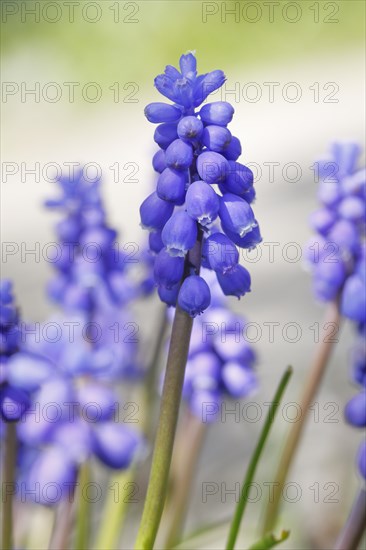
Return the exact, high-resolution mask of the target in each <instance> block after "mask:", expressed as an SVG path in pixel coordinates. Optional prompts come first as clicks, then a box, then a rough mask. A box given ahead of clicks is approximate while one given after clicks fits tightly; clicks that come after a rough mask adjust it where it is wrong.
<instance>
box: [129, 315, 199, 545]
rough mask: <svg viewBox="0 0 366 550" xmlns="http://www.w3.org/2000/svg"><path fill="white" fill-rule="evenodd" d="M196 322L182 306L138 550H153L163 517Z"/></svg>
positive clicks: (175, 326)
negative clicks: (184, 382) (184, 381)
mask: <svg viewBox="0 0 366 550" xmlns="http://www.w3.org/2000/svg"><path fill="white" fill-rule="evenodd" d="M192 325H193V319H192V318H191V317H190V316H189V315H188V314H187V313H185V312H184V311H183V310H182V309H180V307H179V306H177V309H176V312H175V318H174V323H173V328H172V336H171V341H170V349H169V355H168V362H167V369H166V375H165V380H164V387H163V395H162V400H161V406H160V418H159V424H158V429H157V434H156V440H155V447H154V454H153V459H152V465H151V473H150V480H149V486H148V490H147V495H146V500H145V506H144V511H143V515H142V520H141V525H140V529H139V532H138V535H137V540H136V549H138V550H143V549H148V550H151V549H152V548H153V546H154V542H155V538H156V534H157V531H158V528H159V524H160V519H161V515H162V513H163V508H164V502H165V496H166V491H167V486H168V475H169V468H170V462H171V457H172V452H173V444H174V437H175V430H176V426H177V420H178V414H179V406H180V400H181V394H182V387H183V380H184V371H185V365H186V362H187V356H188V348H189V342H190V337H191V331H192Z"/></svg>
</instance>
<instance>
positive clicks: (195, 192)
mask: <svg viewBox="0 0 366 550" xmlns="http://www.w3.org/2000/svg"><path fill="white" fill-rule="evenodd" d="M185 204H186V209H187V213H188V214H189V216H191V218H193V219H194V220H196V221H198V223H200V224H201V225H203V226H206V225H209V224H210V223H212V222H213V221H214V220H215V219H216V218H217V216H218V213H219V207H220V201H219V197H218V195H217V194H216V192H215V191H214V190H213V189H212V187H211V186H210V185H208V184H207V183H206V182H204V181H194V182H193V183H191V185H190V186H189V187H188V190H187V194H186V203H185Z"/></svg>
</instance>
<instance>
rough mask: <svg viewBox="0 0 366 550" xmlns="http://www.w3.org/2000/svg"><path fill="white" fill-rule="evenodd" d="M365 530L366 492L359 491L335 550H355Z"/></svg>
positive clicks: (363, 490)
mask: <svg viewBox="0 0 366 550" xmlns="http://www.w3.org/2000/svg"><path fill="white" fill-rule="evenodd" d="M365 529H366V490H365V489H363V488H362V489H360V491H359V492H358V495H357V497H356V500H355V502H354V505H353V508H352V510H351V513H350V515H349V517H348V520H347V523H346V525H345V526H344V528H343V530H342V532H341V533H340V535H339V537H338V540H337V542H336V545H335V547H334V549H335V550H356V549H357V548H358V545H359V544H360V542H361V539H362V535H363V533H364V531H365Z"/></svg>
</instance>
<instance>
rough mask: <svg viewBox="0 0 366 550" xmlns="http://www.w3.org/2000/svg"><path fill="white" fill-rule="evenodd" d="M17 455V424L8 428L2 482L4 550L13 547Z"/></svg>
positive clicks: (11, 423) (2, 536)
mask: <svg viewBox="0 0 366 550" xmlns="http://www.w3.org/2000/svg"><path fill="white" fill-rule="evenodd" d="M16 455H17V429H16V423H15V422H9V423H8V424H7V426H6V441H5V458H4V471H3V482H2V502H3V514H2V515H3V517H2V520H3V521H2V529H1V541H2V548H3V549H4V550H11V548H12V546H13V495H14V492H15V464H16Z"/></svg>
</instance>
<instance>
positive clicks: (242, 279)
mask: <svg viewBox="0 0 366 550" xmlns="http://www.w3.org/2000/svg"><path fill="white" fill-rule="evenodd" d="M216 276H217V280H218V282H219V285H220V286H221V289H222V291H223V293H224V294H225V295H226V296H237V298H240V297H241V296H244V294H246V293H247V292H250V283H251V280H250V274H249V271H248V270H247V269H245V267H243V266H242V265H240V264H238V265H237V266H236V267H235V268H234V269H232V270H231V271H228V272H227V273H225V274H223V273H216Z"/></svg>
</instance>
